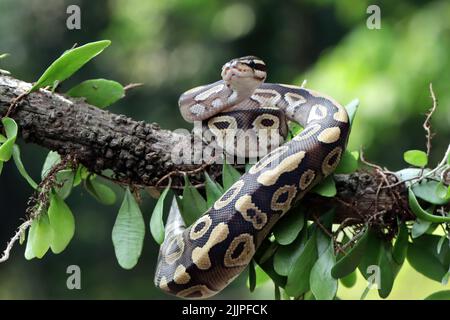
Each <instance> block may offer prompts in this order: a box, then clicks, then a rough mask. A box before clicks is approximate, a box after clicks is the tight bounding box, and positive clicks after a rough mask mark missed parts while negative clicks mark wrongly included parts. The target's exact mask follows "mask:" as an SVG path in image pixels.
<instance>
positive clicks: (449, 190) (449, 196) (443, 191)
mask: <svg viewBox="0 0 450 320" xmlns="http://www.w3.org/2000/svg"><path fill="white" fill-rule="evenodd" d="M436 195H437V196H438V198H439V199H442V200H444V201H445V203H447V202H448V200H450V186H448V187H447V186H445V185H444V184H443V183H442V182H439V183H438V184H437V186H436ZM435 204H436V203H435Z"/></svg>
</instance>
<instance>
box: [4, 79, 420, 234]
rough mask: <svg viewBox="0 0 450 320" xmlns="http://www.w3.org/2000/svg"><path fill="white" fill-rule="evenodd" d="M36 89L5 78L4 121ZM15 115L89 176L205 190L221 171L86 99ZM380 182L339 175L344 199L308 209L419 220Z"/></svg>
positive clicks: (42, 102)
mask: <svg viewBox="0 0 450 320" xmlns="http://www.w3.org/2000/svg"><path fill="white" fill-rule="evenodd" d="M30 87H31V85H30V84H29V83H26V82H23V81H20V80H18V79H15V78H13V77H10V76H6V75H1V74H0V116H3V115H5V114H6V112H7V110H8V108H9V106H10V103H11V101H12V100H13V99H15V98H16V97H18V96H19V95H20V94H23V93H24V92H26V90H28V89H29V88H30ZM10 116H11V117H12V118H13V119H14V120H15V121H16V122H17V124H18V125H19V128H20V129H19V130H20V133H21V136H22V138H23V139H24V140H25V141H26V142H31V143H35V144H38V145H40V146H42V147H44V148H47V149H50V150H55V151H57V152H59V153H60V154H61V155H71V156H72V157H74V158H75V159H77V161H79V162H80V163H82V164H83V165H84V166H86V167H87V168H88V169H89V170H90V171H91V172H95V173H100V172H102V171H103V170H106V169H110V170H112V171H113V172H114V173H115V175H116V177H117V179H118V180H120V181H121V182H122V183H125V184H130V185H138V186H155V185H156V184H157V183H158V181H160V179H161V178H162V177H164V176H165V175H167V174H169V173H171V172H172V173H175V172H188V174H189V175H190V178H191V181H195V182H196V183H197V184H201V183H202V179H203V174H202V171H203V170H208V172H209V173H211V174H213V175H214V176H217V175H218V173H219V172H220V171H221V166H220V165H214V164H213V165H208V166H202V165H199V164H196V165H194V164H192V165H185V164H184V165H176V164H174V163H173V162H172V160H171V152H170V150H171V149H172V147H173V146H174V145H175V144H179V143H186V142H187V140H186V139H189V140H190V139H191V137H188V136H184V135H179V134H176V133H174V132H171V131H169V130H164V129H161V128H160V126H159V125H158V124H156V123H151V124H149V123H145V122H142V121H140V122H138V121H135V120H133V119H131V118H128V117H126V116H124V115H117V114H114V113H111V112H108V111H105V110H102V109H99V108H96V107H94V106H91V105H89V104H87V103H86V102H85V101H83V100H82V99H73V98H68V97H65V96H63V95H61V94H57V93H52V92H50V91H47V90H39V91H38V92H35V93H31V94H29V95H27V96H25V97H24V98H23V99H21V100H20V102H19V103H18V104H17V107H16V108H15V109H14V112H12V113H11V115H10ZM192 171H194V172H192ZM180 176H181V175H180V174H175V175H173V178H174V180H173V186H174V188H180V187H182V179H181V178H180ZM381 178H382V177H381V176H380V175H378V174H376V172H375V171H373V170H371V171H370V170H368V171H358V172H356V173H353V174H350V175H335V180H336V182H337V189H338V193H337V195H336V196H335V197H334V198H332V199H331V200H330V199H329V198H322V197H320V196H318V195H314V194H310V195H308V196H306V197H305V199H304V200H303V203H304V204H305V206H306V207H307V208H309V209H311V210H313V211H316V210H317V211H319V210H320V211H321V212H323V210H326V209H327V208H328V207H330V206H332V205H334V206H336V212H337V219H338V220H339V221H344V220H346V223H348V224H355V223H362V222H367V221H371V222H375V223H376V222H378V223H379V224H381V225H385V224H388V225H389V224H390V222H394V221H396V219H397V217H401V218H403V219H411V218H413V215H412V214H411V213H410V212H409V210H408V209H407V207H408V206H407V197H406V192H405V187H404V185H402V184H400V185H398V186H397V187H396V188H395V189H394V190H392V189H379V188H378V186H379V185H380V181H381V180H380V179H381ZM163 185H164V183H162V184H161V186H163ZM394 224H395V225H396V223H394Z"/></svg>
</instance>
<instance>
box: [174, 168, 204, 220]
mask: <svg viewBox="0 0 450 320" xmlns="http://www.w3.org/2000/svg"><path fill="white" fill-rule="evenodd" d="M206 210H208V206H207V204H206V201H205V199H203V197H202V195H201V194H200V192H198V190H197V189H196V188H195V187H194V186H193V185H192V184H191V182H190V181H189V179H188V177H187V176H186V175H185V176H184V190H183V198H182V199H181V206H180V212H181V214H182V216H183V220H184V221H185V222H186V225H187V226H190V225H191V224H192V223H194V221H196V220H197V219H198V218H199V217H200V216H201V215H202V214H203V213H204V212H206Z"/></svg>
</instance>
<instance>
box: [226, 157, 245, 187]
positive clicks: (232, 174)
mask: <svg viewBox="0 0 450 320" xmlns="http://www.w3.org/2000/svg"><path fill="white" fill-rule="evenodd" d="M240 177H241V174H240V173H239V171H237V170H236V169H235V168H234V167H233V166H232V165H230V164H228V163H226V162H224V163H223V167H222V180H223V188H224V190H228V189H229V188H230V187H231V186H232V185H233V184H234V183H235V182H236V181H238V180H239V178H240Z"/></svg>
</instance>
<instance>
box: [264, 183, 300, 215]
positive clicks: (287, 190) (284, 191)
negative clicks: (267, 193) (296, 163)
mask: <svg viewBox="0 0 450 320" xmlns="http://www.w3.org/2000/svg"><path fill="white" fill-rule="evenodd" d="M296 194H297V188H296V187H295V186H294V185H286V186H283V187H281V188H278V189H277V191H275V192H274V194H273V196H272V201H271V203H270V208H271V209H272V210H280V211H282V212H283V213H285V212H286V211H288V210H289V208H290V207H291V203H292V200H294V198H295V195H296ZM282 196H285V197H286V199H285V200H282V201H280V198H281V197H282Z"/></svg>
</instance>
